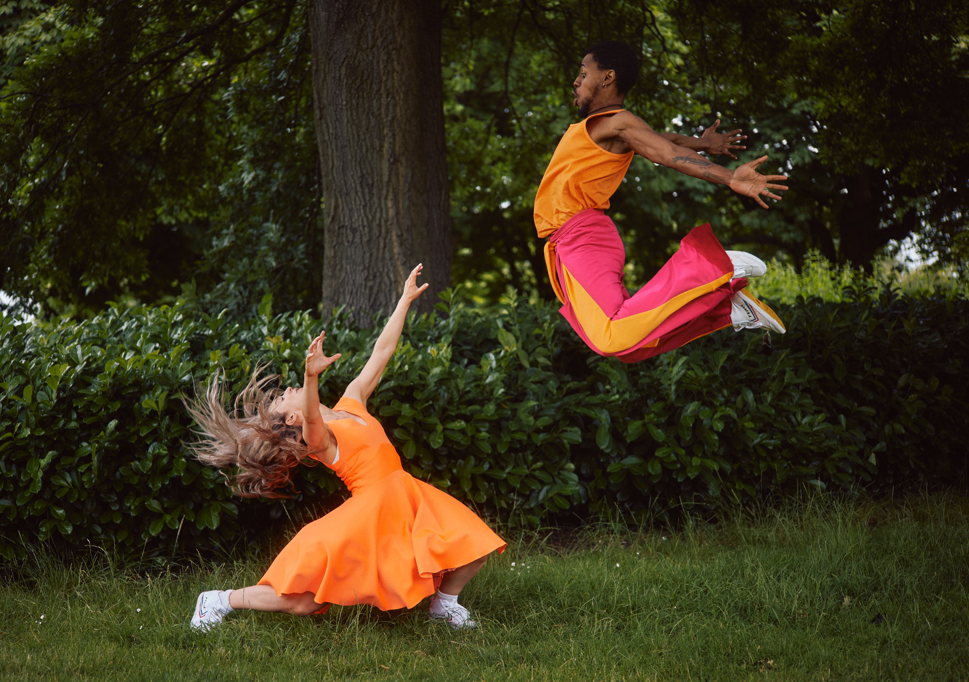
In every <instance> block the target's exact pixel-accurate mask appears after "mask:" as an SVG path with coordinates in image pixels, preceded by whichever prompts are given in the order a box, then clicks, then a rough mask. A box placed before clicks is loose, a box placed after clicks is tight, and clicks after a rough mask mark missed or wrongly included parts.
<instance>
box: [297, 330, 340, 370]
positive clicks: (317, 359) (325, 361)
mask: <svg viewBox="0 0 969 682" xmlns="http://www.w3.org/2000/svg"><path fill="white" fill-rule="evenodd" d="M325 336H326V332H320V335H319V336H317V337H316V338H315V339H313V341H312V342H310V346H309V348H307V349H306V370H305V372H306V374H307V375H310V376H319V375H320V374H321V373H322V372H323V370H324V369H326V368H327V367H329V366H330V365H332V364H333V363H334V362H336V361H337V360H339V359H340V357H341V356H342V353H337V354H336V355H334V356H332V357H326V356H325V355H323V337H325Z"/></svg>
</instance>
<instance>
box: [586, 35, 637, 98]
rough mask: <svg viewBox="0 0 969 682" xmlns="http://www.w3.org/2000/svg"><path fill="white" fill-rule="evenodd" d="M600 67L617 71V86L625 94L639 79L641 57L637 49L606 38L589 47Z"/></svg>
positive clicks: (588, 52) (620, 92)
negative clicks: (637, 53) (637, 54)
mask: <svg viewBox="0 0 969 682" xmlns="http://www.w3.org/2000/svg"><path fill="white" fill-rule="evenodd" d="M586 54H591V55H592V58H593V59H595V60H596V64H598V65H599V68H600V69H612V70H613V71H615V72H616V87H617V88H618V89H619V94H620V95H625V94H626V93H627V92H629V90H630V88H632V87H633V86H634V85H636V81H638V80H639V58H638V57H637V56H636V51H635V50H633V48H631V47H629V45H627V44H626V43H620V42H619V41H618V40H604V41H603V42H601V43H596V44H595V45H593V46H592V47H590V48H589V49H588V51H587V52H586Z"/></svg>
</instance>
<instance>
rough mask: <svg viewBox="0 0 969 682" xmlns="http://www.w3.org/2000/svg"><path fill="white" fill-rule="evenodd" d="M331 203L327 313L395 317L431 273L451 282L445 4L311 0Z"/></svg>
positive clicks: (326, 191)
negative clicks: (408, 293)
mask: <svg viewBox="0 0 969 682" xmlns="http://www.w3.org/2000/svg"><path fill="white" fill-rule="evenodd" d="M307 12H308V21H309V25H310V33H311V37H312V43H313V94H314V111H315V116H314V118H315V123H316V137H317V143H318V145H319V151H320V160H321V166H322V188H323V201H324V205H325V206H324V256H323V310H324V312H325V313H328V312H329V311H330V310H332V309H333V308H334V307H335V306H338V305H347V306H350V307H351V308H353V309H354V311H355V317H356V319H357V321H358V322H360V323H362V324H368V323H369V319H370V318H369V315H370V314H373V313H377V312H390V311H391V310H392V309H393V307H394V305H395V304H396V302H397V300H398V298H399V297H400V292H401V287H402V285H403V282H404V280H405V279H406V277H407V275H408V273H409V272H410V270H411V269H412V268H413V267H414V266H415V265H417V264H418V263H423V264H424V276H423V278H422V280H421V281H426V282H428V283H430V287H429V290H428V291H427V292H426V293H425V294H424V295H423V296H422V297H421V298H420V299H419V300H418V309H419V310H430V309H431V308H432V307H433V305H434V302H435V301H436V294H437V293H438V292H439V291H441V290H442V289H444V288H446V287H448V286H449V285H450V280H451V258H452V252H453V245H454V237H453V232H452V229H451V218H450V213H449V200H448V178H447V150H446V148H445V141H444V109H443V106H444V91H443V85H442V82H441V31H442V10H441V4H440V0H310V3H309V6H308V9H307Z"/></svg>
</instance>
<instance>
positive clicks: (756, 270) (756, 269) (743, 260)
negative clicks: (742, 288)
mask: <svg viewBox="0 0 969 682" xmlns="http://www.w3.org/2000/svg"><path fill="white" fill-rule="evenodd" d="M727 255H728V256H729V257H730V262H731V263H733V278H734V279H737V278H738V277H763V276H764V274H766V272H767V264H766V263H764V261H762V260H761V259H760V258H758V257H757V256H755V255H753V254H751V253H747V252H746V251H727Z"/></svg>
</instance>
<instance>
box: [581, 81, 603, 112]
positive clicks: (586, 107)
mask: <svg viewBox="0 0 969 682" xmlns="http://www.w3.org/2000/svg"><path fill="white" fill-rule="evenodd" d="M598 94H599V86H598V85H597V86H596V87H595V88H594V89H593V90H592V96H591V97H590V98H589V101H588V102H586V103H585V104H579V118H585V117H586V116H588V115H589V107H591V106H592V102H593V101H595V98H596V95H598Z"/></svg>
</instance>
